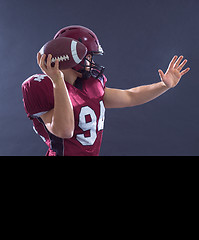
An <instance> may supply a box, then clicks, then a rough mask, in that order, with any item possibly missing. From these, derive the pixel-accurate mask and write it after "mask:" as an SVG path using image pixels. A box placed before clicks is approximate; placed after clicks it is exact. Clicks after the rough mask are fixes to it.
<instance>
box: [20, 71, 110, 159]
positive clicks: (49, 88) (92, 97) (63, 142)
mask: <svg viewBox="0 0 199 240" xmlns="http://www.w3.org/2000/svg"><path fill="white" fill-rule="evenodd" d="M78 80H79V81H80V83H81V87H80V88H77V87H75V86H73V85H71V84H69V83H67V82H65V84H66V87H67V89H68V92H69V96H70V99H71V102H72V105H73V111H74V119H75V129H74V135H73V137H72V138H70V139H61V138H58V137H56V136H55V135H53V134H52V133H50V132H49V131H48V130H47V128H46V126H45V124H44V122H43V121H42V119H41V117H40V116H41V115H42V114H44V113H46V112H48V111H50V110H51V109H53V108H54V95H53V85H52V82H51V80H50V79H49V78H48V76H46V75H43V74H37V75H33V76H31V77H30V78H28V79H27V80H26V81H24V82H23V84H22V92H23V101H24V107H25V110H26V113H27V116H28V117H29V118H30V119H31V120H33V128H34V130H35V131H36V133H38V134H39V135H40V136H41V137H42V139H43V140H44V141H45V143H46V144H47V145H48V147H49V150H48V152H47V154H46V155H47V156H98V155H99V152H100V146H101V141H102V133H103V127H104V115H105V107H104V103H103V96H104V89H105V83H106V81H107V79H106V77H105V76H104V75H103V77H100V78H99V79H96V78H94V77H90V78H89V79H84V80H82V79H81V80H80V79H77V80H76V82H77V81H78Z"/></svg>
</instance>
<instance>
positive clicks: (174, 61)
mask: <svg viewBox="0 0 199 240" xmlns="http://www.w3.org/2000/svg"><path fill="white" fill-rule="evenodd" d="M183 58H184V57H183V56H182V55H181V56H180V57H179V58H178V56H174V57H173V59H172V61H171V63H170V65H169V69H171V68H174V69H177V70H178V71H179V72H180V71H181V70H182V69H183V67H184V66H185V65H186V63H187V62H188V61H187V59H185V60H184V61H183V62H182V63H181V61H182V59H183ZM180 63H181V64H180ZM187 69H189V70H190V68H187ZM187 69H186V70H184V71H182V72H181V73H183V74H182V75H184V74H185V73H187V72H188V71H189V70H187Z"/></svg>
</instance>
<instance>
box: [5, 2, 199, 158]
mask: <svg viewBox="0 0 199 240" xmlns="http://www.w3.org/2000/svg"><path fill="white" fill-rule="evenodd" d="M73 24H78V25H83V26H86V27H88V28H90V29H92V30H93V31H94V32H95V33H96V34H97V36H98V38H99V39H100V43H101V45H102V47H103V49H104V51H105V55H104V56H102V57H98V58H97V59H96V62H98V63H100V64H102V65H104V66H105V67H106V70H105V73H106V76H107V78H108V83H107V86H108V87H114V88H121V89H127V88H131V87H136V86H139V85H145V84H151V83H154V82H158V81H159V76H158V72H157V70H158V69H159V68H161V69H162V70H163V71H165V70H166V69H167V66H168V64H169V62H170V60H171V58H172V57H173V56H174V55H175V54H177V55H180V54H182V55H184V56H185V57H186V58H187V59H188V61H189V62H188V64H187V66H190V67H191V71H190V72H189V73H188V74H187V75H186V76H184V77H183V78H182V80H181V82H180V83H179V85H178V86H177V87H176V88H175V89H172V90H170V91H169V92H167V93H165V94H164V95H162V96H161V97H159V98H157V99H156V100H154V101H152V102H150V103H147V104H144V105H142V106H138V107H134V108H126V109H110V110H107V111H106V122H105V129H104V137H103V142H102V147H101V154H100V155H102V156H104V155H124V156H125V155H131V156H136V155H137V156H144V155H147V156H151V155H153V156H155V155H161V156H168V155H174V156H175V155H181V156H183V155H185V156H186V155H190V156H194V155H199V134H198V132H199V127H198V124H199V109H198V99H199V95H198V89H199V79H198V63H199V57H198V52H199V1H198V0H123V1H118V0H100V1H93V0H84V1H79V0H76V1H72V0H70V1H68V0H56V1H55V0H48V1H47V0H40V1H37V0H34V1H27V0H16V1H14V0H0V54H1V60H0V63H1V71H0V92H1V94H0V155H2V156H26V155H28V156H31V155H33V156H38V155H44V154H45V153H46V151H47V147H46V146H45V144H44V143H43V141H42V140H41V139H40V137H39V136H37V135H36V134H35V133H34V132H33V130H32V122H31V121H30V120H28V118H27V117H26V114H25V111H24V107H23V103H22V92H21V84H22V82H23V81H24V80H25V79H26V78H28V77H29V76H30V75H32V74H35V73H41V71H40V69H39V67H38V66H37V64H36V53H37V52H38V50H39V49H40V47H41V46H42V45H43V44H44V43H45V42H47V41H49V40H50V39H52V38H53V36H54V34H55V33H56V32H57V31H58V30H59V29H60V28H62V27H65V26H67V25H73Z"/></svg>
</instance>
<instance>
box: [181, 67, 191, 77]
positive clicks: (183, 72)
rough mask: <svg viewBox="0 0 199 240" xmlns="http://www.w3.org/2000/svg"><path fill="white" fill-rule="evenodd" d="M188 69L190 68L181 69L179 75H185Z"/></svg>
mask: <svg viewBox="0 0 199 240" xmlns="http://www.w3.org/2000/svg"><path fill="white" fill-rule="evenodd" d="M189 70H190V68H186V69H185V70H183V71H182V72H181V73H180V74H181V76H183V75H185V74H186V73H188V72H189Z"/></svg>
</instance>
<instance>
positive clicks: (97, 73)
mask: <svg viewBox="0 0 199 240" xmlns="http://www.w3.org/2000/svg"><path fill="white" fill-rule="evenodd" d="M86 61H88V62H89V63H90V66H89V65H86ZM79 65H80V66H81V67H82V68H81V69H79V70H76V69H75V68H74V70H76V71H78V72H80V73H81V74H82V78H83V79H88V78H89V77H91V76H92V77H94V78H96V79H98V78H100V77H102V74H103V72H104V70H105V67H103V66H100V65H99V64H96V63H95V62H94V61H93V55H92V59H91V60H89V59H87V58H86V57H85V58H84V64H83V63H82V62H81V63H80V64H79ZM86 68H90V71H86Z"/></svg>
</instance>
